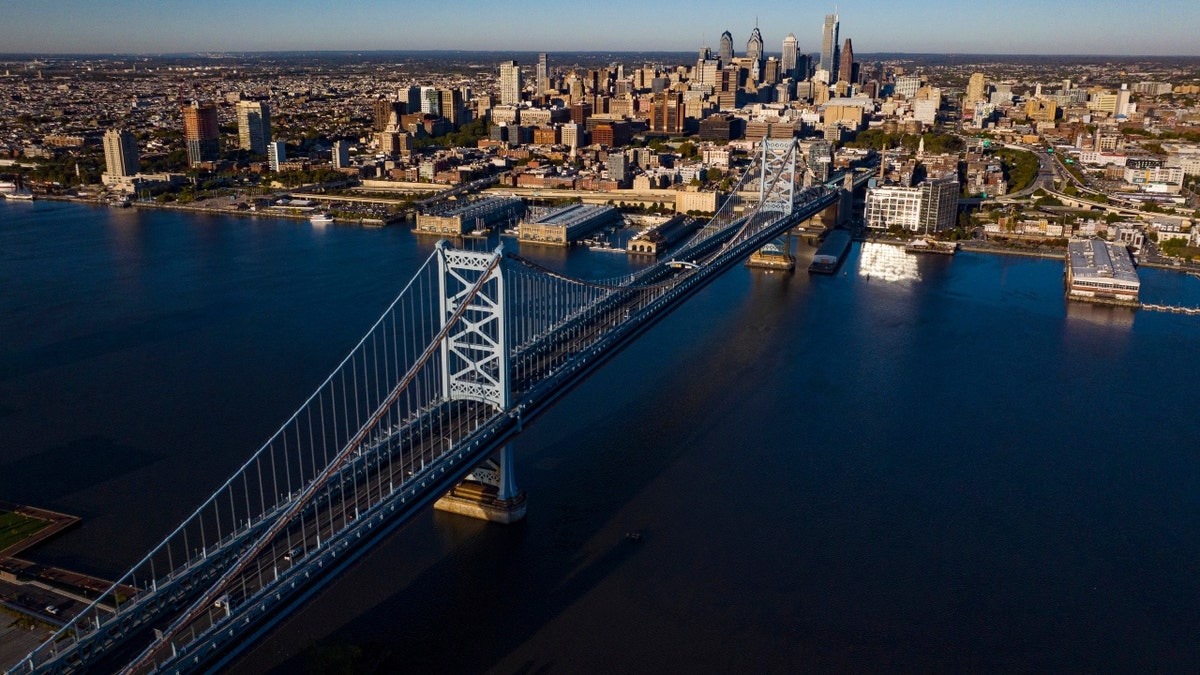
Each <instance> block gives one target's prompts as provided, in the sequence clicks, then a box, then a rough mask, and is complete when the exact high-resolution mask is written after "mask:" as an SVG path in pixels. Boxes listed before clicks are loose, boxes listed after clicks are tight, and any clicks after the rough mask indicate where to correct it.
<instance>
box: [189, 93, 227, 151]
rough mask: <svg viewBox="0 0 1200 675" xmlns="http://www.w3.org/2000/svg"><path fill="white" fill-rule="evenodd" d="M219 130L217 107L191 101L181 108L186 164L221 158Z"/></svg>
mask: <svg viewBox="0 0 1200 675" xmlns="http://www.w3.org/2000/svg"><path fill="white" fill-rule="evenodd" d="M220 139H221V130H220V129H219V128H218V127H217V107H216V106H214V105H200V103H199V101H193V102H192V104H191V105H188V106H184V107H183V140H184V141H185V142H186V143H187V152H188V164H190V165H192V166H196V165H197V164H199V163H201V162H215V161H217V160H218V159H220V156H221V140H220Z"/></svg>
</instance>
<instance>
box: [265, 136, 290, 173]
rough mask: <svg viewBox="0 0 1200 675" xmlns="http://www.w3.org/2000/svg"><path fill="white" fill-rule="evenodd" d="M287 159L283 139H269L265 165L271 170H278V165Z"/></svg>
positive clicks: (285, 145)
mask: <svg viewBox="0 0 1200 675" xmlns="http://www.w3.org/2000/svg"><path fill="white" fill-rule="evenodd" d="M286 159H287V144H286V143H284V142H283V141H271V142H270V143H268V144H267V165H268V166H270V167H271V170H272V171H279V165H280V164H283V162H284V160H286Z"/></svg>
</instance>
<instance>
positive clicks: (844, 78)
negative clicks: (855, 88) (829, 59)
mask: <svg viewBox="0 0 1200 675" xmlns="http://www.w3.org/2000/svg"><path fill="white" fill-rule="evenodd" d="M855 80H856V78H855V77H854V46H853V45H851V44H850V38H846V44H844V45H843V46H842V53H841V58H840V59H838V70H837V81H840V82H849V83H850V84H854V83H855Z"/></svg>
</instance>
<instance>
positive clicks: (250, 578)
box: [10, 144, 839, 674]
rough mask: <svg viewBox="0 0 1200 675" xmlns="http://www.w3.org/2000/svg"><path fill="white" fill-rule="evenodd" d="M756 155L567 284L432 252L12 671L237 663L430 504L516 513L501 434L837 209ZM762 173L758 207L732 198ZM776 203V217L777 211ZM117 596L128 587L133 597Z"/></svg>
mask: <svg viewBox="0 0 1200 675" xmlns="http://www.w3.org/2000/svg"><path fill="white" fill-rule="evenodd" d="M795 152H796V150H795V146H794V144H789V147H788V149H787V150H786V152H785V151H783V150H782V146H777V147H774V148H771V147H768V148H767V149H766V150H765V151H764V152H763V154H762V156H761V157H757V158H756V161H759V162H764V164H766V165H767V166H768V168H767V170H766V171H763V170H762V169H761V168H757V167H752V168H751V169H750V170H748V171H747V172H746V174H745V175H744V177H743V179H742V182H741V183H739V184H738V185H737V186H735V187H734V190H733V196H731V197H730V198H729V199H728V200H727V201H726V202H725V203H724V204H723V205H722V206H721V208H720V209H718V211H717V214H716V215H715V216H714V217H713V218H712V219H711V220H710V221H709V222H708V223H707V224H706V225H705V226H704V227H703V228H701V229H700V230H698V231H697V232H696V233H695V234H694V235H693V236H692V238H691V239H690V240H688V241H686V242H684V243H683V244H682V245H681V246H680V247H679V248H677V249H676V250H675V252H674V253H673V254H671V255H670V256H669V257H668V258H665V259H663V260H660V261H659V262H657V263H656V264H654V265H653V266H650V267H647V268H644V269H641V270H639V271H636V272H634V273H631V274H628V275H625V276H622V277H617V278H612V279H603V280H580V279H574V278H570V277H567V276H565V275H563V274H560V273H558V272H555V271H553V270H549V269H546V268H544V267H542V266H540V265H539V264H537V263H536V262H534V261H531V260H528V259H525V258H522V257H521V256H519V255H515V254H513V253H510V252H507V251H504V250H503V249H502V248H497V249H496V250H494V251H492V252H476V251H463V250H458V249H455V248H452V247H451V246H450V245H449V244H447V243H445V242H439V244H438V245H437V246H436V248H435V250H434V252H433V253H432V254H431V255H430V257H429V258H428V259H427V260H426V261H425V263H424V264H423V265H422V266H421V268H420V269H419V270H417V272H416V274H415V275H414V277H413V279H412V280H411V281H410V282H409V284H408V285H407V286H406V287H405V288H404V290H403V291H401V293H400V295H399V296H398V297H397V298H396V299H395V301H393V303H392V304H391V306H389V307H388V308H387V309H386V310H385V311H384V313H383V315H382V316H381V317H380V318H379V320H378V321H377V322H376V323H375V324H374V325H373V326H372V327H371V329H370V330H369V331H368V332H367V334H366V335H365V336H364V337H363V339H362V340H361V341H360V342H359V343H358V344H357V345H356V346H355V347H354V349H353V350H351V352H350V354H349V355H347V356H346V358H345V359H344V360H343V361H342V362H341V363H340V364H339V365H338V366H337V368H335V369H334V371H333V372H332V373H331V374H330V376H329V377H328V378H327V379H326V380H325V382H323V383H322V384H321V385H320V386H319V387H318V388H317V390H316V391H315V392H313V393H312V395H311V396H309V397H308V399H307V400H306V401H305V402H304V403H303V404H302V405H301V406H300V408H299V409H298V410H297V411H296V412H295V413H294V414H293V415H292V417H291V418H289V419H288V420H287V421H286V422H285V423H284V424H283V426H282V427H280V429H279V430H278V431H277V432H276V433H275V434H274V435H273V436H272V437H271V438H269V439H268V440H267V442H266V443H265V444H264V445H263V446H262V447H261V448H259V449H258V450H257V451H256V452H254V453H253V454H252V455H251V456H250V457H249V459H247V460H246V461H245V463H243V464H242V465H241V466H240V467H238V468H237V469H236V470H235V471H234V472H233V475H232V476H231V477H230V478H229V479H228V480H227V481H226V482H225V483H223V484H221V485H220V486H218V487H217V488H216V490H215V491H214V492H213V493H212V495H211V496H210V497H209V498H208V499H207V500H206V501H204V502H203V503H202V504H201V505H200V506H199V507H197V508H196V510H195V511H194V512H192V513H191V515H189V516H188V517H187V518H185V519H184V521H183V522H182V523H181V524H180V525H179V526H178V527H177V528H175V529H174V530H173V531H171V532H170V533H169V534H168V535H167V536H166V538H165V539H163V541H162V542H161V543H160V544H158V545H157V546H156V547H155V548H153V549H152V550H151V551H150V552H149V553H147V554H146V555H145V556H144V557H143V558H142V559H140V560H139V561H137V562H136V563H135V564H134V565H133V566H132V567H131V568H130V570H129V571H128V572H126V573H125V574H124V575H123V576H121V577H120V578H119V579H117V580H116V583H115V584H114V585H113V587H112V588H110V589H109V590H107V591H106V592H104V593H103V594H101V595H100V597H98V598H96V600H95V601H94V602H93V603H92V604H91V605H89V606H88V607H86V608H84V609H83V610H82V611H81V612H79V613H78V614H77V615H76V616H75V617H73V618H71V619H70V621H68V622H67V624H66V625H65V626H63V627H62V628H61V629H60V630H59V631H58V632H57V633H56V634H55V635H54V636H52V637H51V638H50V639H49V640H47V641H46V642H45V643H44V644H42V645H41V646H39V647H38V648H37V649H35V650H34V651H32V652H31V653H30V654H29V655H28V656H27V657H26V658H25V659H24V660H23V661H22V662H21V663H19V664H18V665H17V666H16V667H14V668H13V669H12V671H10V672H11V673H64V674H65V673H78V672H83V671H89V672H119V673H137V674H141V673H190V672H195V671H201V670H203V671H211V670H216V669H219V668H221V667H222V666H224V665H226V664H228V663H230V662H231V661H232V659H234V658H235V657H236V655H237V654H239V653H240V651H241V650H243V649H245V648H246V647H247V646H248V645H249V644H252V643H253V642H254V641H255V640H256V639H257V638H258V637H259V636H261V635H263V634H264V633H265V632H266V631H268V630H269V629H270V628H271V627H272V626H273V625H275V624H276V623H278V622H279V621H281V620H282V619H283V618H284V617H286V616H287V615H288V614H289V613H290V612H292V611H294V610H295V609H296V608H297V607H299V606H300V605H302V604H303V603H304V602H305V601H306V600H307V599H308V598H310V597H312V596H313V595H314V594H315V593H317V592H318V591H319V590H320V589H321V588H322V587H323V586H324V585H326V584H328V583H329V582H330V581H331V580H332V579H334V578H335V577H336V576H337V575H338V574H339V573H340V572H341V571H342V570H344V569H345V568H346V567H347V566H348V565H349V564H350V563H351V562H353V561H354V560H355V559H356V558H357V557H359V556H361V555H363V554H364V553H365V552H366V551H368V550H370V549H371V548H372V547H373V546H374V545H375V544H376V543H378V542H379V541H382V539H383V538H384V537H385V536H386V535H387V534H388V533H390V532H392V531H394V530H395V529H396V528H398V527H400V526H402V525H403V524H405V523H407V522H409V521H410V520H411V519H412V518H414V517H416V516H417V515H419V514H421V513H424V512H425V510H426V509H428V508H431V507H432V508H441V509H444V510H449V511H454V512H456V513H466V514H468V515H473V516H475V517H480V518H486V519H488V520H494V521H499V522H512V521H513V520H518V519H520V518H521V517H522V516H523V515H524V512H525V496H524V494H523V493H522V492H520V491H519V490H518V489H517V488H516V481H515V480H514V474H513V465H514V462H513V448H512V440H513V439H514V438H515V437H516V436H517V435H518V434H519V433H520V432H521V430H522V427H523V426H524V425H526V424H529V423H530V422H532V421H533V420H534V419H536V418H537V416H538V415H540V414H541V413H542V412H544V411H545V410H547V409H548V408H549V407H550V406H552V405H553V404H554V402H555V401H556V400H557V399H558V398H559V397H561V396H563V395H565V394H566V393H567V392H568V391H570V390H571V389H572V388H573V387H574V386H575V385H576V384H578V383H579V382H581V381H582V380H584V379H585V378H587V377H588V376H589V375H590V374H591V373H592V372H594V371H595V370H596V369H597V368H599V367H601V366H602V365H603V364H604V363H605V362H606V361H607V360H608V359H609V358H611V357H612V356H613V355H615V354H616V353H618V352H619V351H620V350H621V349H622V348H623V347H624V346H626V345H627V344H629V343H630V342H632V341H633V340H635V339H636V338H637V337H638V336H639V335H640V334H641V333H642V332H644V331H646V330H647V329H649V328H650V327H651V326H653V325H654V324H655V323H656V322H657V321H658V320H660V319H662V318H663V317H664V316H666V315H667V314H669V313H670V312H671V311H672V310H674V309H675V308H677V307H679V306H680V305H681V304H683V303H684V302H685V301H686V300H687V299H688V298H689V297H691V296H692V295H693V294H695V293H696V292H697V291H699V290H700V289H701V288H703V287H704V286H705V285H706V284H708V283H709V282H711V281H712V280H713V279H715V278H716V277H717V276H719V275H720V274H721V273H722V272H724V271H726V270H728V269H730V268H731V267H733V266H735V265H738V264H740V263H741V262H743V261H745V260H746V258H748V257H749V256H750V255H751V254H752V253H754V252H756V251H759V250H761V249H762V248H763V247H764V246H766V245H767V244H769V243H770V242H772V241H775V240H777V239H779V238H780V237H781V236H782V235H783V234H784V233H785V232H787V231H788V230H790V229H791V228H794V227H795V226H796V225H797V224H799V223H802V222H804V221H805V220H807V219H809V218H811V217H813V216H814V215H816V214H818V213H821V212H822V211H824V210H826V209H828V208H830V207H831V206H833V205H834V204H835V203H836V202H837V201H838V199H839V190H838V189H836V188H835V187H833V186H825V185H815V186H810V187H807V188H805V189H803V190H801V191H799V192H795V187H794V173H793V172H794V168H792V167H793V166H794V159H792V158H791V157H790V156H788V155H790V154H792V153H795ZM754 178H757V179H758V180H761V181H762V185H760V191H759V192H760V200H759V203H757V204H755V203H752V202H747V203H741V202H739V200H738V198H737V196H736V195H738V194H739V192H740V191H741V190H742V189H743V188H745V189H749V188H748V187H747V183H748V182H749V181H750V180H752V179H754ZM789 207H790V208H789ZM131 589H132V592H131Z"/></svg>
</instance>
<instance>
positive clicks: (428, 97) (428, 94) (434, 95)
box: [421, 87, 442, 115]
mask: <svg viewBox="0 0 1200 675" xmlns="http://www.w3.org/2000/svg"><path fill="white" fill-rule="evenodd" d="M421 113H422V114H424V115H441V114H442V95H441V94H439V93H438V90H437V87H421Z"/></svg>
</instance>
